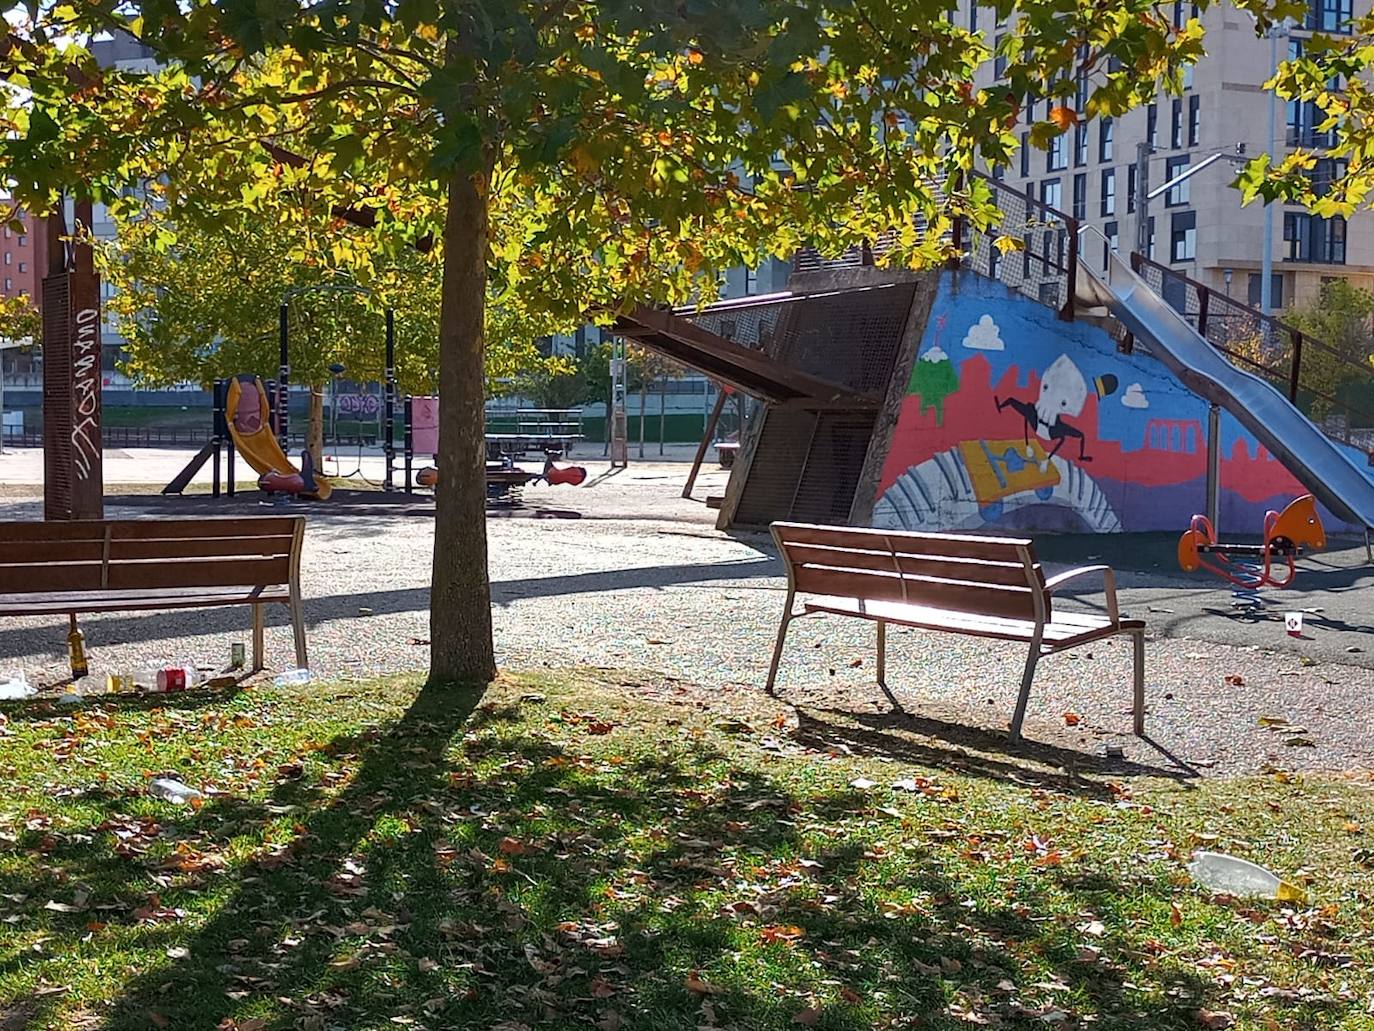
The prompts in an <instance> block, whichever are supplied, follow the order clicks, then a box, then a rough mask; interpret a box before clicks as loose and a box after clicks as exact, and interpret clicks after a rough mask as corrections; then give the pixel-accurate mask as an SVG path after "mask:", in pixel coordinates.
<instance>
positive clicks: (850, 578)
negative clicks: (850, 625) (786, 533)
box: [793, 566, 1036, 620]
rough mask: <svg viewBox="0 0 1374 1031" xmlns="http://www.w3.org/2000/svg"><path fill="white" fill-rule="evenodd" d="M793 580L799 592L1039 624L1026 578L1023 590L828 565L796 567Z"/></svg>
mask: <svg viewBox="0 0 1374 1031" xmlns="http://www.w3.org/2000/svg"><path fill="white" fill-rule="evenodd" d="M793 576H794V582H795V584H796V587H797V590H798V591H802V592H805V593H807V594H825V595H834V596H838V597H847V598H856V599H858V598H864V599H870V600H874V601H893V602H906V603H909V604H916V605H929V606H932V607H936V608H944V609H953V610H955V611H958V612H968V613H980V614H987V615H991V616H1001V617H1004V618H1007V619H1029V620H1034V619H1035V598H1036V595H1035V592H1033V591H1032V590H1031V588H1030V587H1029V585H1027V584H1026V583H1025V579H1024V576H1023V578H1022V582H1021V584H1020V586H1007V585H1002V584H989V583H976V582H969V581H959V580H945V579H936V578H932V577H922V576H911V575H903V576H898V575H897V573H895V572H891V573H883V572H879V571H877V570H861V569H835V568H833V567H826V566H796V567H794V569H793Z"/></svg>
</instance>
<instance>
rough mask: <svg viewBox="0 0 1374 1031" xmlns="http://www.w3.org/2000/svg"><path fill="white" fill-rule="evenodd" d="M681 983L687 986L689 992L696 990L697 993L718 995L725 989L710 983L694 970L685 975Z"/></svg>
mask: <svg viewBox="0 0 1374 1031" xmlns="http://www.w3.org/2000/svg"><path fill="white" fill-rule="evenodd" d="M683 983H684V984H685V985H686V986H687V990H688V991H689V992H696V993H697V994H698V995H719V994H720V993H721V992H723V991H724V990H725V989H723V988H719V987H717V986H716V985H713V984H711V983H710V982H709V981H707V980H705V979H704V978H703V977H702V976H701V974H700V973H698V972H697V971H695V970H693V971H692V972H691V973H690V974H688V975H687V980H686V981H684V982H683Z"/></svg>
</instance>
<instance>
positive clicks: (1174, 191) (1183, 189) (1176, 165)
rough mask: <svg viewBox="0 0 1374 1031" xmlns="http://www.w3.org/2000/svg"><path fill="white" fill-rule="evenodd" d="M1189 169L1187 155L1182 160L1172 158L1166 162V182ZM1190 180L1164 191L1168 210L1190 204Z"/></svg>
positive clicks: (1165, 204)
mask: <svg viewBox="0 0 1374 1031" xmlns="http://www.w3.org/2000/svg"><path fill="white" fill-rule="evenodd" d="M1187 168H1188V158H1187V155H1185V156H1183V157H1181V158H1170V159H1169V160H1168V161H1166V162H1164V181H1165V182H1166V183H1167V182H1168V181H1169V180H1170V179H1172V178H1173V177H1174V176H1176V175H1178V174H1180V173H1181V172H1184V171H1186V170H1187ZM1189 182H1191V180H1189V179H1184V180H1183V182H1181V183H1178V184H1176V185H1174V186H1171V187H1169V188H1168V189H1167V190H1165V191H1164V206H1165V207H1166V208H1172V207H1177V206H1178V205H1180V204H1187V203H1188V184H1189Z"/></svg>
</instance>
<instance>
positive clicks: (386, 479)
mask: <svg viewBox="0 0 1374 1031" xmlns="http://www.w3.org/2000/svg"><path fill="white" fill-rule="evenodd" d="M382 407H383V422H384V423H385V426H386V428H385V430H384V431H383V432H384V435H385V439H384V440H383V441H382V454H383V455H385V456H386V474H385V475H384V476H383V477H382V489H383V490H386V491H390V490H394V489H395V484H394V483H393V482H392V478H391V476H392V473H391V463H392V462H393V461H394V460H395V458H396V445H395V444H394V443H393V441H392V434H393V433H394V431H395V428H396V312H395V311H394V310H392V309H391V308H388V309H387V310H386V397H385V399H384V400H383V403H382Z"/></svg>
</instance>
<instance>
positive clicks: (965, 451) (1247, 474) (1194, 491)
mask: <svg viewBox="0 0 1374 1031" xmlns="http://www.w3.org/2000/svg"><path fill="white" fill-rule="evenodd" d="M931 316H932V317H931V318H930V320H929V321H928V324H927V329H926V334H925V338H924V339H923V340H922V341H921V345H920V349H919V350H918V352H917V358H916V361H915V362H914V363H913V369H912V373H911V377H910V380H909V382H908V385H907V397H906V400H905V401H904V402H903V405H902V409H901V412H900V414H899V417H898V421H897V426H896V428H895V430H894V431H893V438H892V446H891V448H890V449H889V451H888V456H887V460H886V463H885V464H884V467H883V472H882V476H881V479H880V482H879V489H878V498H877V502H876V505H875V507H874V523H875V524H876V525H878V526H887V527H893V528H901V529H911V530H973V529H998V530H1050V531H1061V532H1092V533H1111V532H1120V531H1137V530H1178V529H1180V528H1181V527H1186V526H1187V525H1188V521H1189V519H1190V518H1191V517H1192V515H1193V514H1194V513H1195V512H1198V511H1201V510H1202V508H1203V507H1204V493H1205V485H1206V464H1207V443H1206V440H1207V438H1206V429H1205V427H1206V419H1207V404H1206V403H1205V402H1204V401H1202V400H1201V399H1200V398H1198V397H1197V396H1196V395H1194V394H1193V393H1191V392H1190V391H1188V390H1187V389H1186V388H1184V387H1183V386H1182V384H1180V383H1179V382H1178V381H1177V380H1175V379H1174V378H1173V377H1172V376H1171V375H1170V374H1169V373H1168V372H1167V371H1166V370H1165V369H1164V368H1163V367H1162V366H1159V365H1158V364H1156V363H1155V362H1154V360H1153V359H1151V358H1149V357H1146V356H1144V355H1139V354H1135V355H1123V354H1120V353H1119V352H1118V351H1117V350H1116V345H1115V342H1114V341H1113V340H1112V338H1111V337H1110V336H1109V335H1108V334H1107V333H1106V332H1105V331H1104V330H1102V329H1099V328H1097V327H1095V326H1091V325H1085V324H1082V323H1066V322H1062V321H1060V320H1059V319H1058V318H1056V316H1055V313H1054V312H1052V311H1050V310H1049V309H1047V308H1045V307H1043V306H1041V305H1039V304H1036V303H1035V302H1034V301H1032V300H1030V299H1028V298H1024V297H1021V296H1020V295H1017V294H1013V293H1011V292H1009V291H1007V290H1006V289H1005V288H1004V287H1003V286H1001V285H1000V284H998V283H995V282H993V281H991V280H986V279H983V278H981V277H977V276H974V275H972V274H968V273H946V274H945V276H944V278H943V280H942V282H941V285H940V290H939V293H938V295H937V297H936V300H935V303H934V308H933V310H932V313H931ZM1221 454H1222V462H1221V484H1222V506H1221V518H1222V521H1223V523H1225V524H1227V525H1238V524H1240V523H1242V522H1243V523H1245V524H1247V525H1255V524H1256V523H1257V522H1258V521H1259V520H1261V519H1262V518H1263V513H1264V511H1265V510H1266V509H1268V508H1282V507H1283V504H1284V503H1286V502H1287V501H1288V500H1291V499H1292V498H1293V497H1295V496H1297V495H1299V494H1302V493H1305V491H1304V489H1303V488H1302V487H1301V486H1300V485H1299V484H1298V482H1297V481H1296V480H1295V479H1294V478H1293V477H1292V476H1291V475H1290V474H1289V473H1288V471H1287V470H1286V469H1284V468H1283V466H1282V465H1281V464H1280V463H1279V462H1278V461H1277V460H1276V459H1275V458H1274V457H1273V456H1272V455H1270V454H1269V453H1268V452H1267V451H1266V450H1265V449H1264V448H1263V447H1261V446H1260V445H1259V444H1258V442H1257V441H1256V440H1255V439H1254V438H1253V437H1252V436H1251V435H1250V434H1249V433H1247V432H1246V431H1245V430H1244V429H1243V428H1242V427H1241V426H1240V424H1239V423H1237V422H1236V421H1235V420H1234V419H1232V418H1231V417H1230V416H1229V415H1227V414H1224V413H1223V417H1222V436H1221ZM1326 518H1327V525H1328V526H1336V525H1339V520H1335V519H1334V517H1330V515H1329V513H1327V514H1326Z"/></svg>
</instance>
